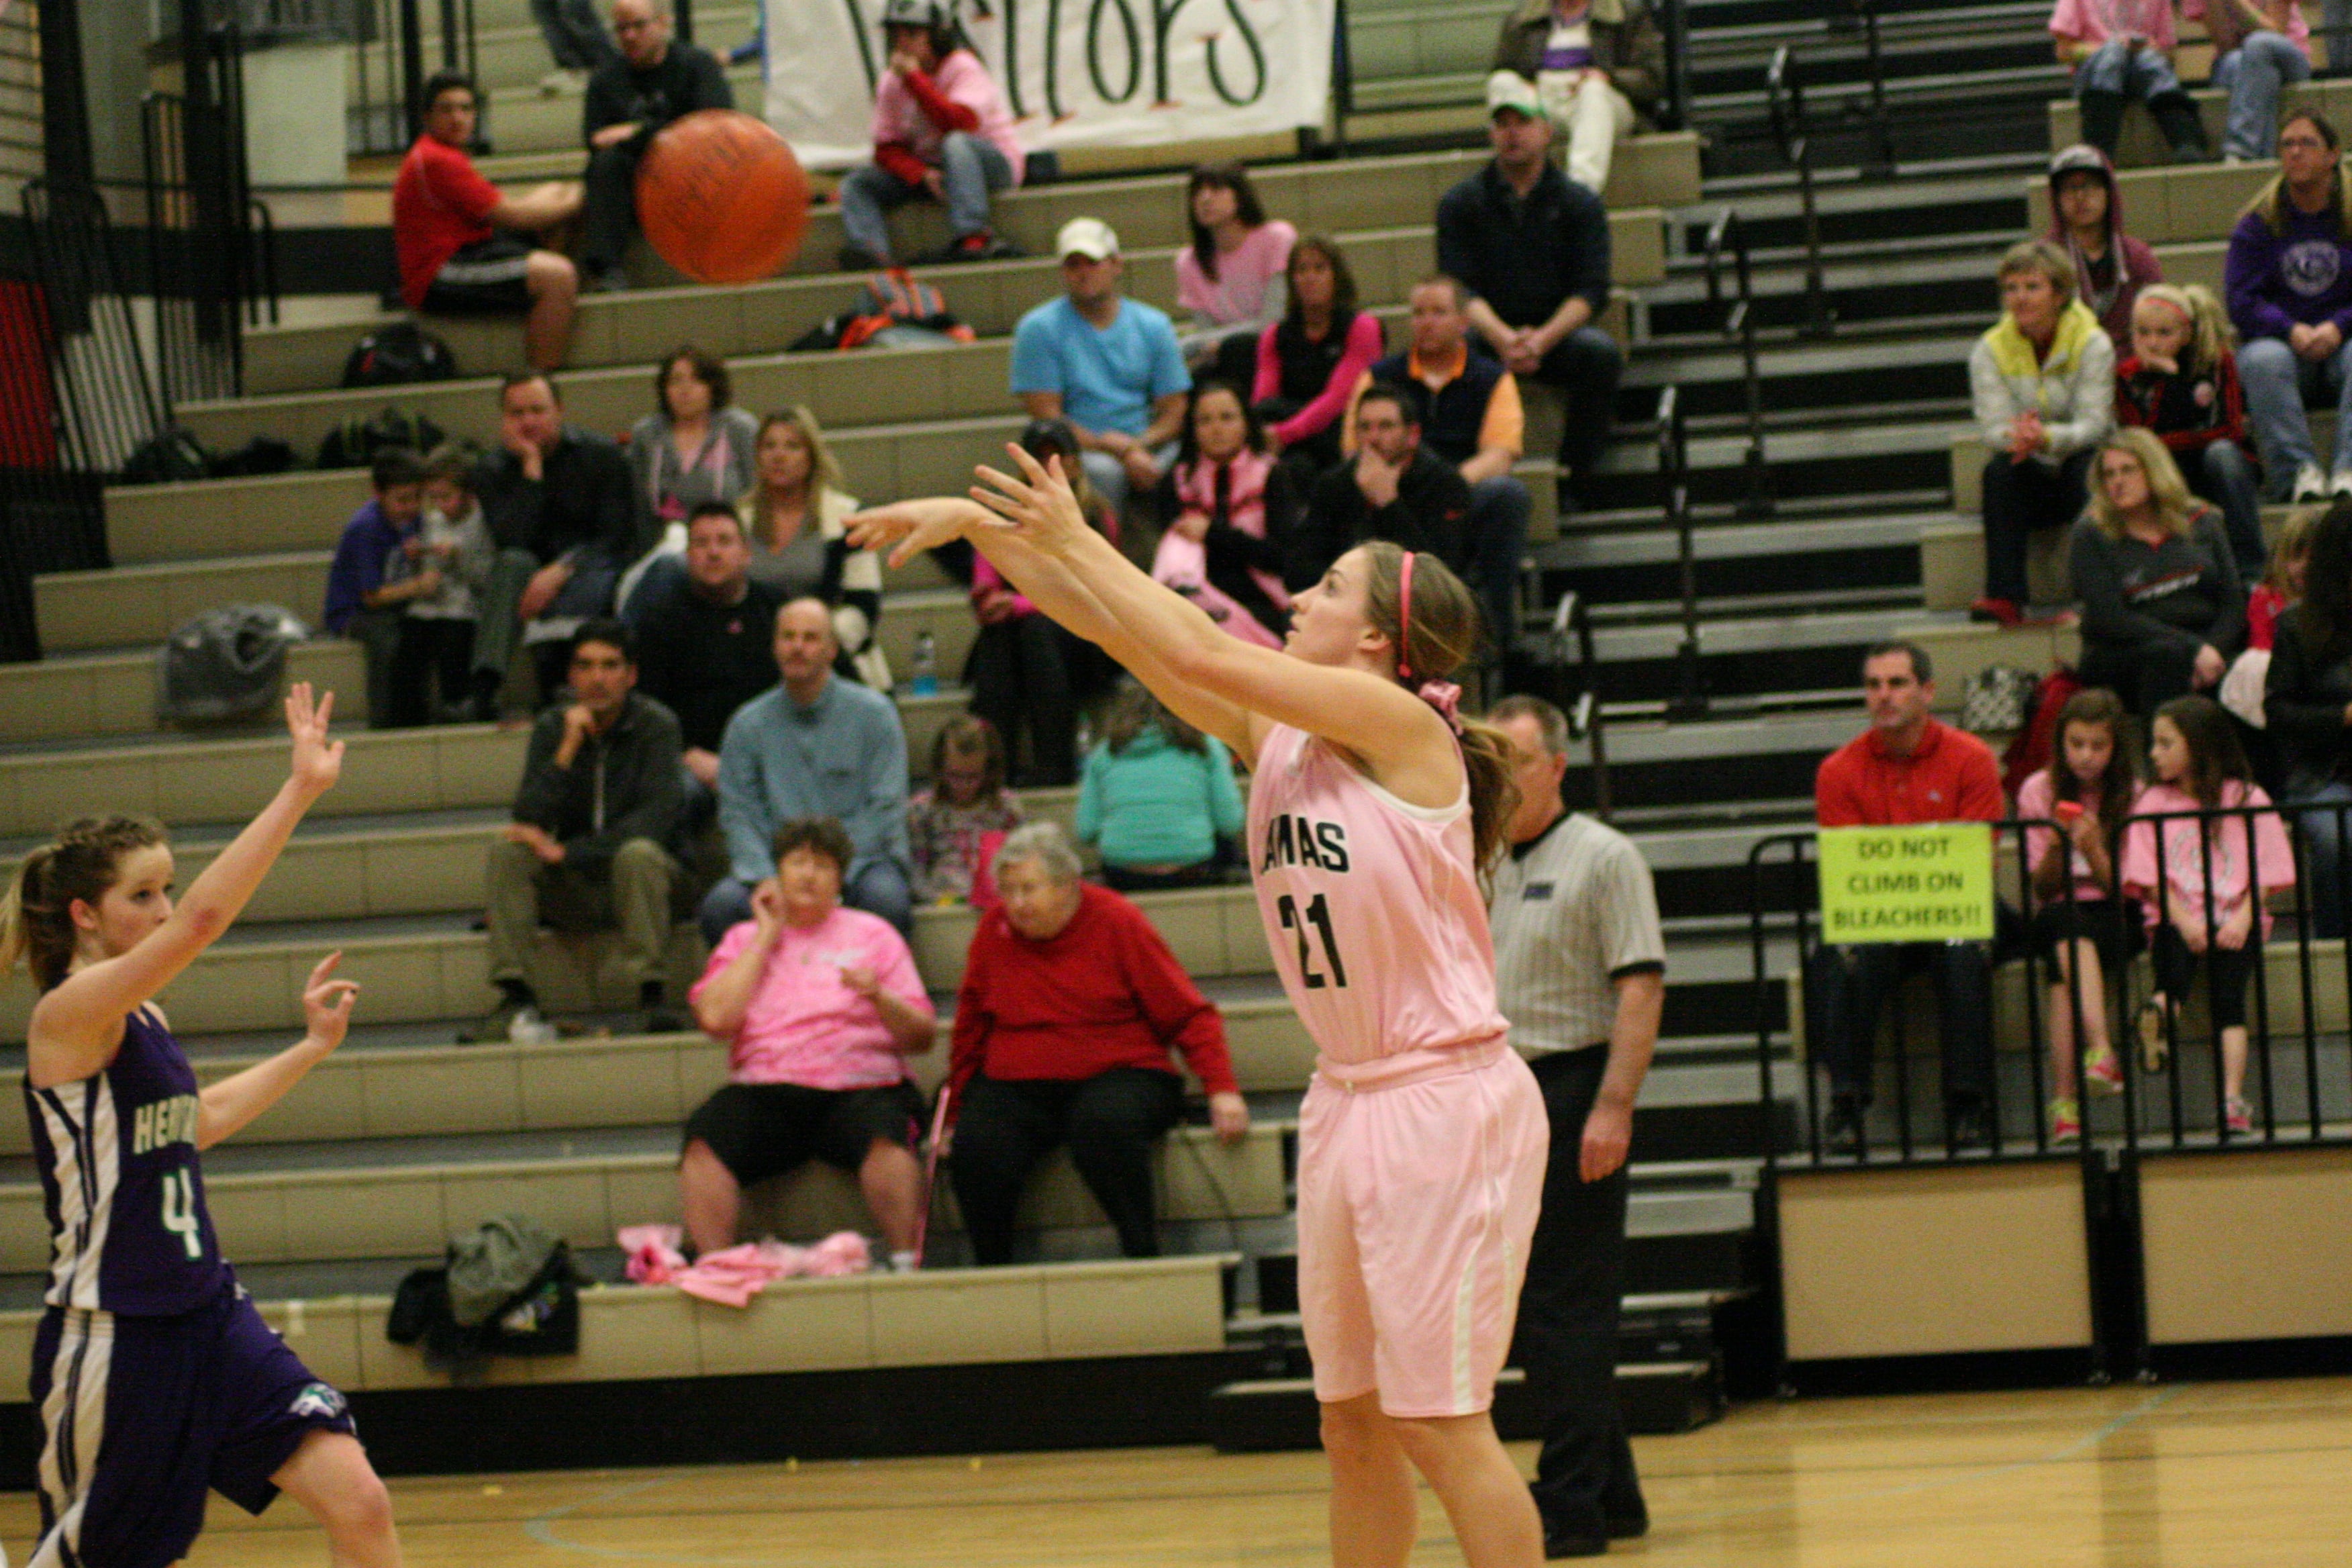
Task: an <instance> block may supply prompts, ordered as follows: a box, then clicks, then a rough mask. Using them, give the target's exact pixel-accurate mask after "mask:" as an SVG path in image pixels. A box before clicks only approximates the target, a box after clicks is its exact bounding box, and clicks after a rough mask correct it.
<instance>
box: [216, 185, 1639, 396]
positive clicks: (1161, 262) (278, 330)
mask: <svg viewBox="0 0 2352 1568" xmlns="http://www.w3.org/2000/svg"><path fill="white" fill-rule="evenodd" d="M1406 221H1407V223H1408V226H1404V227H1398V228H1386V229H1374V230H1357V231H1350V232H1348V233H1345V234H1341V235H1339V236H1338V239H1339V244H1340V245H1341V247H1342V248H1343V249H1344V250H1345V251H1346V253H1347V257H1348V265H1349V270H1350V271H1351V272H1353V273H1354V275H1355V278H1356V284H1357V290H1358V297H1359V300H1360V302H1361V303H1362V304H1363V305H1364V306H1366V307H1367V308H1371V307H1375V306H1381V305H1391V304H1400V303H1402V301H1403V300H1404V298H1405V296H1406V295H1407V293H1408V292H1410V290H1411V289H1412V284H1413V282H1414V281H1415V280H1416V279H1419V278H1421V277H1422V276H1423V274H1425V273H1427V272H1428V271H1430V270H1431V268H1433V267H1434V266H1435V265H1436V251H1435V245H1434V241H1433V230H1432V229H1431V227H1430V226H1429V221H1428V215H1427V214H1426V213H1422V214H1416V215H1413V216H1412V217H1411V218H1410V219H1408V220H1406ZM1609 233H1610V265H1611V277H1612V280H1613V281H1614V282H1615V283H1616V284H1617V286H1618V287H1620V288H1626V289H1637V288H1642V287H1645V286H1647V285H1649V284H1653V283H1656V282H1658V281H1659V280H1660V279H1663V278H1664V276H1665V248H1664V239H1665V229H1664V221H1663V215H1662V214H1661V212H1660V211H1659V209H1657V208H1654V207H1644V208H1635V209H1630V210H1621V211H1618V212H1615V213H1612V215H1611V216H1610V225H1609ZM1121 241H1122V243H1129V242H1128V241H1127V240H1126V237H1125V236H1124V235H1122V236H1121ZM1052 247H1053V240H1052V238H1051V237H1050V236H1049V237H1046V238H1045V241H1044V242H1043V245H1042V247H1041V248H1042V249H1044V250H1051V249H1052ZM1175 254H1176V253H1175V251H1174V249H1173V248H1169V247H1158V248H1153V249H1149V250H1146V249H1142V248H1140V247H1134V248H1131V249H1130V252H1129V257H1128V268H1129V269H1128V278H1127V285H1126V287H1127V289H1128V292H1129V294H1130V295H1131V296H1132V297H1134V298H1135V299H1138V300H1142V301H1144V302H1145V303H1146V304H1150V305H1157V306H1159V307H1160V308H1161V309H1162V310H1171V311H1172V310H1175V309H1176V282H1175V263H1174V258H1175ZM1057 269H1058V262H1057V261H1056V260H1055V258H1053V257H1051V256H1044V255H1039V256H1033V257H1031V258H1026V259H1021V260H1009V261H991V262H978V263H974V264H971V265H969V266H962V267H957V268H940V269H926V270H925V271H924V272H923V274H922V276H924V277H925V278H926V279H929V280H931V281H933V282H935V283H937V284H938V285H939V287H940V289H941V290H942V292H944V293H945V294H946V296H947V298H948V302H949V305H950V309H952V310H954V311H955V313H956V314H957V315H958V316H959V317H961V319H962V320H963V321H964V323H965V324H966V325H968V326H970V327H971V329H972V331H976V332H978V333H980V334H981V335H982V337H999V336H1003V335H1004V334H1007V333H1010V332H1011V331H1013V327H1014V325H1015V324H1016V323H1017V322H1018V321H1020V319H1021V316H1022V314H1023V312H1024V311H1026V310H1029V309H1030V308H1031V307H1032V306H1034V305H1035V304H1037V303H1038V302H1039V301H1041V300H1048V299H1051V298H1052V297H1053V296H1054V294H1055V291H1056V290H1058V289H1059V288H1060V287H1061V285H1060V280H1059V276H1058V270H1057ZM864 287H865V275H864V274H862V273H856V272H840V273H827V274H824V275H821V276H803V277H791V278H783V279H772V280H770V281H768V282H764V283H754V284H748V285H745V286H744V287H741V288H739V289H699V288H677V289H633V290H629V291H626V292H623V293H617V294H592V295H590V296H588V297H587V298H586V299H584V300H582V301H581V309H580V316H579V324H578V327H577V329H576V330H575V331H574V333H573V337H572V353H571V358H570V361H569V365H568V368H569V369H570V370H571V371H572V373H574V374H577V373H578V372H580V371H583V370H588V369H594V368H598V367H602V366H610V365H628V366H631V367H634V368H635V369H637V370H639V371H640V372H642V371H643V370H644V368H645V367H646V366H648V365H650V364H652V363H654V362H655V361H656V360H657V359H658V358H659V357H660V356H661V355H662V354H664V353H667V352H668V351H669V350H670V349H673V348H675V347H677V345H678V344H679V343H681V342H690V343H693V344H695V345H697V346H698V347H699V348H701V349H703V350H704V351H705V352H707V353H714V354H718V355H719V356H721V357H723V358H733V357H735V356H738V355H743V354H760V353H781V352H782V351H783V350H785V349H787V348H789V347H790V346H791V345H792V344H793V342H795V341H796V340H798V339H799V338H800V337H801V336H802V335H803V333H804V332H806V331H808V330H809V329H810V328H812V327H814V326H815V325H817V324H818V323H819V322H820V321H825V320H827V319H829V318H831V317H833V316H835V315H838V314H841V313H842V312H844V311H846V310H850V309H852V308H853V306H854V304H855V301H856V297H857V295H858V293H859V291H860V290H861V289H863V288H864ZM399 319H401V318H400V317H398V316H394V315H385V314H380V313H375V312H369V313H366V314H364V315H362V316H358V317H355V318H353V319H351V320H348V321H329V322H312V323H307V324H304V325H300V326H295V325H288V326H280V327H258V328H250V329H247V331H246V333H245V390H246V393H247V395H268V394H271V393H282V392H303V391H318V390H324V389H326V388H330V387H332V386H334V385H335V384H337V382H338V379H339V378H340V377H341V374H342V366H343V361H344V358H345V357H346V356H347V355H348V354H349V353H350V352H351V347H352V344H353V343H354V342H358V340H359V338H360V337H361V335H362V334H363V333H365V332H368V331H374V330H376V329H377V328H380V327H382V326H383V325H385V324H387V323H389V322H391V321H397V320H399ZM427 325H428V326H429V328H430V330H431V331H433V332H434V333H435V334H436V335H437V336H439V337H440V338H442V339H443V340H444V341H445V342H447V343H448V344H449V347H450V350H451V352H452V353H453V354H454V355H455V356H456V358H457V363H458V364H459V365H460V366H461V367H463V368H465V369H466V370H467V372H469V373H470V374H476V375H482V374H494V373H496V372H499V371H501V370H504V369H505V368H506V367H507V366H508V365H509V364H510V363H517V362H518V361H519V358H520V353H521V336H520V326H519V324H518V323H517V322H515V321H512V320H510V319H504V318H496V317H489V318H483V317H474V318H458V317H450V318H443V317H435V318H431V319H430V320H429V321H427ZM640 379H642V376H640ZM640 391H641V393H642V389H640ZM639 401H640V402H642V401H643V398H642V396H641V397H640V399H639ZM826 417H827V420H828V423H838V422H839V420H838V418H837V416H834V415H833V414H832V413H831V411H830V409H827V410H826Z"/></svg>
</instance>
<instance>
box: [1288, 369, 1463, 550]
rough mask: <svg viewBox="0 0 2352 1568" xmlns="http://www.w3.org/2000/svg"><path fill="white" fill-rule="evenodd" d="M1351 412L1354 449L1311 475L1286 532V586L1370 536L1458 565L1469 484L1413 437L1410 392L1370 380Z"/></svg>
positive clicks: (1415, 425) (1417, 430) (1417, 424)
mask: <svg viewBox="0 0 2352 1568" xmlns="http://www.w3.org/2000/svg"><path fill="white" fill-rule="evenodd" d="M1353 416H1354V419H1355V426H1354V429H1355V455H1354V456H1353V457H1351V458H1347V459H1346V460H1344V461H1342V462H1341V463H1340V464H1339V467H1338V468H1333V469H1331V470H1329V471H1328V472H1327V473H1326V474H1324V476H1323V477H1322V478H1321V479H1318V481H1316V485H1315V491H1314V494H1313V495H1312V496H1311V497H1309V498H1308V500H1307V515H1306V516H1305V517H1304V518H1303V519H1301V520H1300V521H1299V524H1298V526H1297V528H1296V529H1295V530H1293V531H1292V535H1291V548H1290V564H1289V567H1288V569H1287V571H1286V574H1285V575H1286V578H1287V579H1288V581H1289V584H1290V586H1291V587H1292V588H1293V589H1298V588H1304V587H1306V586H1307V584H1311V583H1313V582H1314V581H1315V580H1316V579H1317V578H1318V577H1320V576H1322V575H1323V574H1324V573H1326V572H1328V571H1329V570H1330V567H1331V563H1332V562H1334V561H1337V560H1338V559H1339V557H1340V556H1342V555H1345V554H1346V553H1347V552H1349V551H1350V550H1352V549H1354V548H1355V547H1356V546H1357V545H1359V544H1361V543H1363V542H1365V541H1367V540H1372V539H1384V540H1387V541H1388V542H1390V543H1391V544H1394V545H1397V546H1398V547H1399V548H1401V549H1404V550H1412V551H1427V552H1429V553H1431V554H1433V555H1434V556H1436V557H1437V558H1438V559H1439V560H1441V561H1443V562H1444V563H1446V565H1448V566H1450V567H1452V568H1453V569H1454V571H1455V572H1456V573H1461V572H1464V571H1465V569H1466V568H1467V566H1468V556H1469V544H1468V534H1467V531H1466V528H1465V519H1466V517H1467V516H1468V514H1469V510H1470V486H1469V483H1468V481H1466V480H1465V479H1463V477H1462V472H1461V470H1460V469H1459V468H1455V467H1454V465H1453V464H1452V463H1449V462H1447V461H1445V460H1444V458H1439V457H1437V456H1436V455H1434V454H1433V453H1432V452H1431V451H1430V450H1429V449H1428V448H1427V447H1423V445H1422V444H1421V421H1420V419H1419V418H1418V417H1417V416H1415V415H1414V414H1413V412H1412V398H1411V397H1410V396H1409V395H1407V394H1405V393H1404V392H1403V391H1402V390H1400V389H1399V388H1397V387H1395V386H1392V385H1390V384H1386V383H1382V382H1375V383H1374V384H1371V385H1370V386H1368V387H1366V388H1365V389H1364V390H1363V391H1362V392H1361V393H1360V394H1359V395H1358V396H1357V398H1356V406H1355V409H1354V415H1353Z"/></svg>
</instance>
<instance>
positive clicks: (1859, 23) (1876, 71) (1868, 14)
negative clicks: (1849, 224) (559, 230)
mask: <svg viewBox="0 0 2352 1568" xmlns="http://www.w3.org/2000/svg"><path fill="white" fill-rule="evenodd" d="M1878 4H1879V0H1832V4H1831V9H1830V25H1831V26H1832V28H1836V29H1839V30H1845V29H1858V30H1859V31H1860V32H1861V34H1862V54H1863V64H1864V69H1865V70H1866V71H1867V72H1868V73H1869V86H1870V97H1869V99H1868V100H1867V101H1868V105H1869V107H1868V109H1867V110H1866V111H1865V116H1866V118H1867V119H1868V120H1869V121H1870V154H1869V156H1868V157H1866V158H1864V160H1863V163H1862V174H1863V176H1864V178H1865V179H1892V178H1893V177H1894V175H1895V121H1894V119H1893V117H1892V116H1890V115H1889V114H1888V113H1887V111H1886V58H1885V54H1884V53H1883V52H1882V51H1881V49H1880V47H1879V37H1878Z"/></svg>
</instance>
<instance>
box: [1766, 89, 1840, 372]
mask: <svg viewBox="0 0 2352 1568" xmlns="http://www.w3.org/2000/svg"><path fill="white" fill-rule="evenodd" d="M1764 94H1765V99H1766V102H1767V106H1768V108H1769V110H1770V113H1771V119H1772V139H1773V141H1775V142H1778V143H1780V155H1781V156H1782V157H1783V158H1786V159H1787V160H1788V161H1789V163H1790V165H1791V166H1793V167H1794V168H1795V169H1796V171H1797V199H1798V202H1799V204H1800V205H1801V207H1802V209H1803V213H1804V221H1805V319H1804V323H1803V324H1802V325H1801V326H1800V327H1799V328H1798V331H1800V332H1801V333H1803V334H1804V335H1805V336H1807V337H1827V336H1829V334H1830V333H1831V332H1832V331H1834V330H1835V329H1836V324H1837V318H1836V314H1835V312H1833V311H1832V310H1831V309H1830V301H1829V288H1828V285H1827V284H1826V283H1825V282H1824V281H1823V279H1822V216H1821V209H1820V205H1819V203H1818V201H1817V200H1816V198H1815V196H1814V193H1813V135H1812V126H1811V122H1810V121H1808V120H1807V119H1806V116H1805V88H1804V83H1803V81H1802V80H1801V79H1799V77H1798V75H1797V58H1796V56H1795V55H1794V54H1793V53H1791V52H1790V48H1789V46H1788V45H1786V44H1783V45H1781V46H1780V47H1779V48H1777V49H1775V50H1773V51H1772V63H1771V64H1770V65H1769V67H1767V68H1765V72H1764Z"/></svg>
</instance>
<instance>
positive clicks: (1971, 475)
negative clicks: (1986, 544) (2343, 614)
mask: <svg viewBox="0 0 2352 1568" xmlns="http://www.w3.org/2000/svg"><path fill="white" fill-rule="evenodd" d="M2305 423H2306V425H2307V426H2308V428H2309V429H2310V431H2311V446H2312V450H2313V451H2315V452H2316V453H2318V454H2319V457H2320V458H2321V460H2322V462H2323V463H2325V462H2326V460H2327V459H2328V457H2329V454H2330V452H2331V451H2332V450H2333V448H2334V447H2335V446H2336V411H2335V410H2334V409H2332V408H2325V407H2322V408H2314V409H2312V410H2311V411H2310V412H2309V414H2307V415H2306V416H2305ZM1991 455H1992V454H1991V448H1990V447H1987V446H1986V445H1985V442H1984V438H1983V437H1982V436H1980V435H1979V434H1978V432H1977V428H1976V426H1974V425H1973V424H1971V425H1968V426H1963V427H1961V428H1959V429H1958V430H1955V431H1954V432H1953V433H1952V437H1951V476H1952V510H1954V511H1957V512H1959V513H1961V514H1962V515H1963V516H1969V517H1973V516H1976V515H1978V514H1979V513H1981V512H1982V511H1983V510H1984V466H1985V459H1986V458H1989V457H1990V456H1991Z"/></svg>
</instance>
